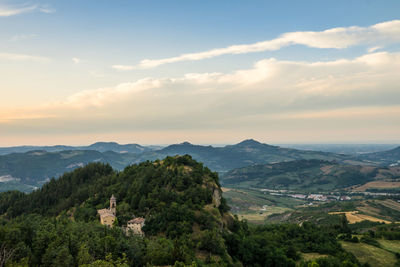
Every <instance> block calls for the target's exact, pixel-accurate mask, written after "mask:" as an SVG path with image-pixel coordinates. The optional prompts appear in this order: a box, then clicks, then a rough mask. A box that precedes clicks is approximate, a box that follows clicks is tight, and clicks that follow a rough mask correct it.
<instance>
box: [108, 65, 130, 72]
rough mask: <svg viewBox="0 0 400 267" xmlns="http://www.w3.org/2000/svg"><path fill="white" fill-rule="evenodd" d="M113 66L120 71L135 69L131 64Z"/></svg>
mask: <svg viewBox="0 0 400 267" xmlns="http://www.w3.org/2000/svg"><path fill="white" fill-rule="evenodd" d="M111 68H113V69H115V70H119V71H128V70H133V69H135V67H134V66H129V65H112V66H111Z"/></svg>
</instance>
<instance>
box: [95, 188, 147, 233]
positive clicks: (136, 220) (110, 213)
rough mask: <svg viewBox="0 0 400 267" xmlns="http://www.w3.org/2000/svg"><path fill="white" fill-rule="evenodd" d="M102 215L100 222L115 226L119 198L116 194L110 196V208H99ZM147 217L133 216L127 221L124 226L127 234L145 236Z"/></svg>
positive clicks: (98, 211)
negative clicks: (143, 228)
mask: <svg viewBox="0 0 400 267" xmlns="http://www.w3.org/2000/svg"><path fill="white" fill-rule="evenodd" d="M97 213H98V214H99V215H100V223H101V224H102V225H106V226H109V227H113V225H114V222H115V220H116V218H117V199H116V198H115V197H114V195H112V196H111V198H110V207H109V208H108V209H101V210H97ZM144 222H145V219H144V218H142V217H133V218H132V219H131V220H129V221H128V222H127V225H126V226H122V229H123V230H124V231H125V233H126V235H129V234H131V233H132V234H134V235H140V236H144V232H143V230H142V227H143V226H144Z"/></svg>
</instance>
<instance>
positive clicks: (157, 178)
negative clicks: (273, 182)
mask: <svg viewBox="0 0 400 267" xmlns="http://www.w3.org/2000/svg"><path fill="white" fill-rule="evenodd" d="M112 194H114V195H115V197H116V198H117V220H116V223H115V224H114V226H113V227H111V228H110V227H108V226H104V225H101V224H100V222H99V217H98V215H97V210H98V209H103V208H105V207H107V206H108V201H109V198H110V196H111V195H112ZM133 216H140V217H143V218H145V225H144V227H143V230H144V233H145V236H144V237H142V236H127V235H126V234H125V232H124V230H123V228H122V227H123V226H124V225H126V222H127V221H128V220H130V219H131V218H132V217H133ZM342 231H346V227H345V225H344V224H342V223H341V222H340V220H339V224H338V225H335V227H331V228H324V227H323V226H315V225H312V224H309V223H303V225H301V226H299V225H295V224H282V225H265V226H257V227H255V226H251V225H248V224H247V223H246V222H245V221H239V220H238V219H237V218H236V217H235V216H232V215H231V213H230V212H229V207H228V206H227V204H226V201H225V199H224V198H223V197H222V195H221V187H220V184H219V179H218V175H217V173H215V172H212V171H210V170H209V169H208V168H207V167H204V166H203V164H201V163H199V162H197V161H195V160H193V159H192V157H190V156H188V155H185V156H176V157H167V158H165V159H163V160H156V161H146V162H143V163H140V164H135V165H131V166H128V167H126V168H125V169H124V170H123V171H120V172H118V171H115V170H113V169H112V168H111V166H110V165H107V164H103V163H91V164H88V165H87V166H85V167H81V168H78V169H76V170H74V171H72V172H69V173H65V174H64V175H62V176H61V177H60V178H59V179H51V180H50V181H49V182H48V183H46V184H45V185H44V186H43V187H42V188H40V189H38V190H36V191H34V192H32V193H30V194H24V193H21V192H18V191H9V192H4V193H0V243H1V244H2V246H3V250H4V251H11V252H12V253H11V257H10V259H9V260H8V264H11V265H9V266H144V265H148V266H149V265H150V266H154V265H163V266H165V265H174V266H295V265H296V264H301V266H307V265H308V264H309V263H310V261H309V260H307V259H306V258H304V257H303V256H302V255H303V253H320V254H324V255H328V257H327V258H325V259H322V261H323V262H322V263H326V264H331V265H332V264H333V265H338V264H341V263H343V262H347V263H351V264H355V265H351V266H358V265H359V262H358V261H357V259H356V258H355V257H354V256H352V255H351V254H349V253H347V252H346V251H345V250H343V249H342V248H341V246H340V244H339V243H338V241H337V239H336V236H337V235H338V234H339V233H341V232H342ZM333 265H332V266H333ZM346 266H347V265H346ZM349 266H350V265H349Z"/></svg>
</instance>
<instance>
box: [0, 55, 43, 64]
mask: <svg viewBox="0 0 400 267" xmlns="http://www.w3.org/2000/svg"><path fill="white" fill-rule="evenodd" d="M0 59H5V60H13V61H39V62H45V61H49V60H50V59H49V58H47V57H41V56H32V55H25V54H15V53H0Z"/></svg>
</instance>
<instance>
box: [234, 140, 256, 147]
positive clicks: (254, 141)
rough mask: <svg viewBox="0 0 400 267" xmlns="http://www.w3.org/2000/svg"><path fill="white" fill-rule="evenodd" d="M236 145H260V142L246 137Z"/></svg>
mask: <svg viewBox="0 0 400 267" xmlns="http://www.w3.org/2000/svg"><path fill="white" fill-rule="evenodd" d="M237 145H240V146H254V145H262V143H260V142H258V141H256V140H254V139H246V140H243V141H242V142H240V143H238V144H237Z"/></svg>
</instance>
